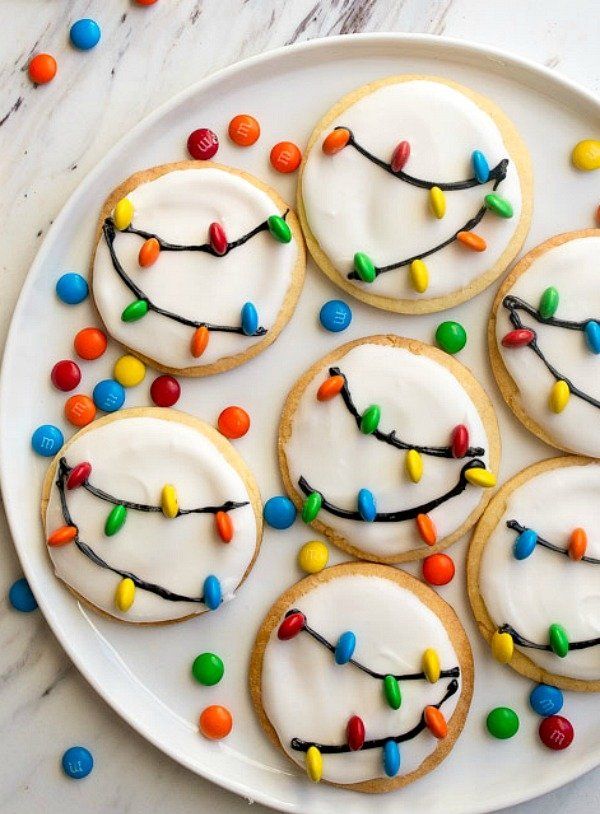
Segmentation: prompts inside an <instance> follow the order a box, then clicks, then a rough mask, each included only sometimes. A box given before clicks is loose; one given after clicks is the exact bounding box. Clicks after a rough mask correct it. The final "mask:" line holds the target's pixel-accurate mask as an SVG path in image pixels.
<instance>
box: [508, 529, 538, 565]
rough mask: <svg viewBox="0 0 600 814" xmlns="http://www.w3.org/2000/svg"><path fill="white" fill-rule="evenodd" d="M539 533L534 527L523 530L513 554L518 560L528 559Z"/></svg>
mask: <svg viewBox="0 0 600 814" xmlns="http://www.w3.org/2000/svg"><path fill="white" fill-rule="evenodd" d="M537 538H538V536H537V534H536V532H535V531H534V530H533V529H525V530H524V531H522V532H521V533H520V534H519V536H518V537H517V539H516V540H515V544H514V547H513V554H514V555H515V559H516V560H526V559H527V557H529V556H530V554H532V553H533V549H534V548H535V546H536V544H537Z"/></svg>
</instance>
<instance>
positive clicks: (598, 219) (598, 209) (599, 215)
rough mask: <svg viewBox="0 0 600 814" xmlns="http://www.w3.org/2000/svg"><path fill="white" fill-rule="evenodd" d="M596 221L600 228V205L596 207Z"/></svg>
mask: <svg viewBox="0 0 600 814" xmlns="http://www.w3.org/2000/svg"><path fill="white" fill-rule="evenodd" d="M594 220H595V221H596V226H600V205H599V206H597V207H596V211H595V212H594Z"/></svg>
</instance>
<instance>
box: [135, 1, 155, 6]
mask: <svg viewBox="0 0 600 814" xmlns="http://www.w3.org/2000/svg"><path fill="white" fill-rule="evenodd" d="M135 2H136V3H137V4H138V6H153V5H154V4H155V3H156V0H135Z"/></svg>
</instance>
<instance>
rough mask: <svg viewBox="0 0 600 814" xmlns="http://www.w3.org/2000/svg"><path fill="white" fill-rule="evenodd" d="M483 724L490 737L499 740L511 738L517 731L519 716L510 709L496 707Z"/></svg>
mask: <svg viewBox="0 0 600 814" xmlns="http://www.w3.org/2000/svg"><path fill="white" fill-rule="evenodd" d="M485 723H486V726H487V729H488V732H489V733H490V735H492V736H493V737H494V738H498V739H499V740H506V739H507V738H512V737H513V735H516V734H517V732H518V731H519V716H518V715H517V713H516V712H515V711H514V709H510V707H496V708H495V709H493V710H492V711H491V712H490V714H489V715H488V716H487V719H486V722H485Z"/></svg>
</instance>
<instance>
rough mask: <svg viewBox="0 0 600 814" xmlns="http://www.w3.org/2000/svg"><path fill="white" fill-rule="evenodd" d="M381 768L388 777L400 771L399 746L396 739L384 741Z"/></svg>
mask: <svg viewBox="0 0 600 814" xmlns="http://www.w3.org/2000/svg"><path fill="white" fill-rule="evenodd" d="M383 770H384V772H385V773H386V774H387V776H388V777H395V776H396V775H397V774H398V772H399V771H400V747H399V746H398V744H397V743H396V741H393V740H389V741H386V742H385V744H384V746H383Z"/></svg>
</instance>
